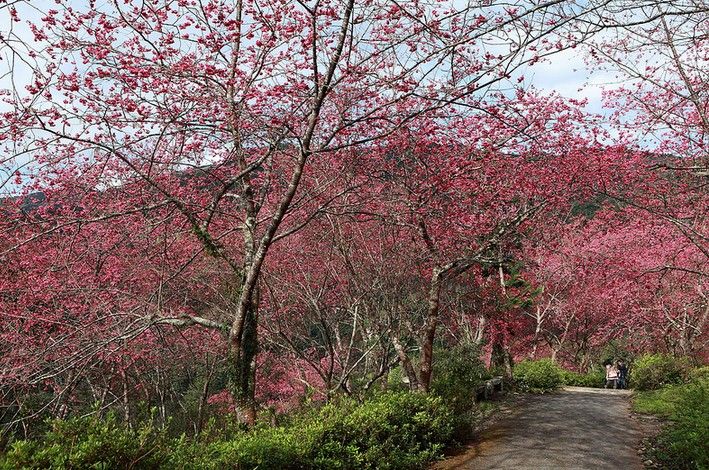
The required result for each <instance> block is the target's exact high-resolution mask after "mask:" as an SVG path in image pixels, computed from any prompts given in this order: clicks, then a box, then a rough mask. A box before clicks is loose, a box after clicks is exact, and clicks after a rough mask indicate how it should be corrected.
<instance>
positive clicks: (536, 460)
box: [434, 387, 643, 470]
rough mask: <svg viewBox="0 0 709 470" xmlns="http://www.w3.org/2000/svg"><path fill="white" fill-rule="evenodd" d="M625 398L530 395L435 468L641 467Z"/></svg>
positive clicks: (596, 392) (568, 392) (579, 390)
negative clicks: (457, 453) (464, 449)
mask: <svg viewBox="0 0 709 470" xmlns="http://www.w3.org/2000/svg"><path fill="white" fill-rule="evenodd" d="M630 395H631V393H630V392H629V391H626V390H604V389H592V388H583V387H566V388H564V389H563V390H561V391H559V392H555V393H551V394H545V395H530V396H528V397H527V398H526V399H525V400H524V402H523V403H522V404H520V406H518V407H517V408H516V409H515V410H514V411H513V412H512V413H510V414H509V415H508V416H506V417H505V418H503V419H501V420H500V421H499V422H498V423H497V424H495V425H494V426H492V427H490V428H489V429H488V430H486V431H485V432H483V433H482V434H481V435H480V436H479V438H478V439H476V441H475V442H473V443H471V444H469V445H468V446H467V450H466V452H465V453H463V454H461V455H458V456H456V457H454V458H451V459H448V460H446V461H443V462H440V463H438V464H437V465H435V466H434V468H435V469H436V470H451V469H461V470H464V469H493V468H494V469H510V470H511V469H515V470H526V469H529V470H532V469H533V470H541V469H560V468H564V469H596V468H622V469H642V468H643V462H642V459H641V457H640V456H639V455H638V452H637V449H638V448H639V446H640V442H641V439H642V435H643V433H642V431H641V430H640V429H639V427H638V425H637V423H636V421H635V420H634V419H632V418H631V414H630V400H629V398H630Z"/></svg>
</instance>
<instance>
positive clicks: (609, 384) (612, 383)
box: [606, 362, 618, 388]
mask: <svg viewBox="0 0 709 470" xmlns="http://www.w3.org/2000/svg"><path fill="white" fill-rule="evenodd" d="M606 388H618V367H617V366H616V365H615V364H613V363H610V362H609V363H608V364H606Z"/></svg>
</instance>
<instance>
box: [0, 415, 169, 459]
mask: <svg viewBox="0 0 709 470" xmlns="http://www.w3.org/2000/svg"><path fill="white" fill-rule="evenodd" d="M167 441H168V440H167V439H166V436H165V434H164V433H163V432H162V430H159V429H157V428H155V427H153V426H152V425H151V424H145V425H143V426H141V427H140V428H139V429H137V430H135V431H133V430H130V429H128V428H127V427H125V426H123V425H122V424H121V423H120V422H119V421H118V419H117V418H116V417H115V415H113V414H109V415H108V416H106V417H105V418H103V419H100V418H98V417H95V416H90V417H85V418H72V419H69V420H66V421H53V422H52V423H51V428H50V430H49V431H47V432H46V434H45V435H44V437H43V439H41V440H36V441H18V442H15V443H13V444H12V445H11V446H10V448H9V450H8V451H7V452H6V455H5V456H3V457H0V468H2V469H17V468H106V469H109V468H111V469H113V468H144V469H152V468H159V467H160V465H161V463H162V462H165V461H166V460H167V458H168V455H169V449H170V448H169V445H168V442H167Z"/></svg>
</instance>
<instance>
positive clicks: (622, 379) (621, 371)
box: [618, 360, 628, 388]
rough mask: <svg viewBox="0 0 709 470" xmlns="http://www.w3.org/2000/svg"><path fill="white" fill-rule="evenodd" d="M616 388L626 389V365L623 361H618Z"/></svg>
mask: <svg viewBox="0 0 709 470" xmlns="http://www.w3.org/2000/svg"><path fill="white" fill-rule="evenodd" d="M618 388H628V365H627V364H626V363H625V361H623V360H620V361H618Z"/></svg>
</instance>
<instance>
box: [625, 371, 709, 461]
mask: <svg viewBox="0 0 709 470" xmlns="http://www.w3.org/2000/svg"><path fill="white" fill-rule="evenodd" d="M696 377H697V378H695V379H694V380H692V381H691V382H689V383H686V384H682V385H666V386H664V387H663V388H661V389H658V390H649V391H639V392H636V393H635V395H634V396H633V409H634V410H635V411H637V412H640V413H649V414H653V415H657V416H659V417H661V418H663V419H664V420H665V421H666V422H665V426H664V427H663V429H662V431H661V432H660V434H659V435H658V436H656V437H655V438H654V439H653V449H652V451H651V452H650V454H649V455H648V457H651V458H652V460H654V461H655V462H658V463H659V464H660V466H661V468H666V469H668V470H675V469H676V470H706V469H708V468H709V447H708V446H707V445H706V436H709V419H707V417H709V380H708V379H707V378H706V376H705V375H701V374H697V375H696Z"/></svg>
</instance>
